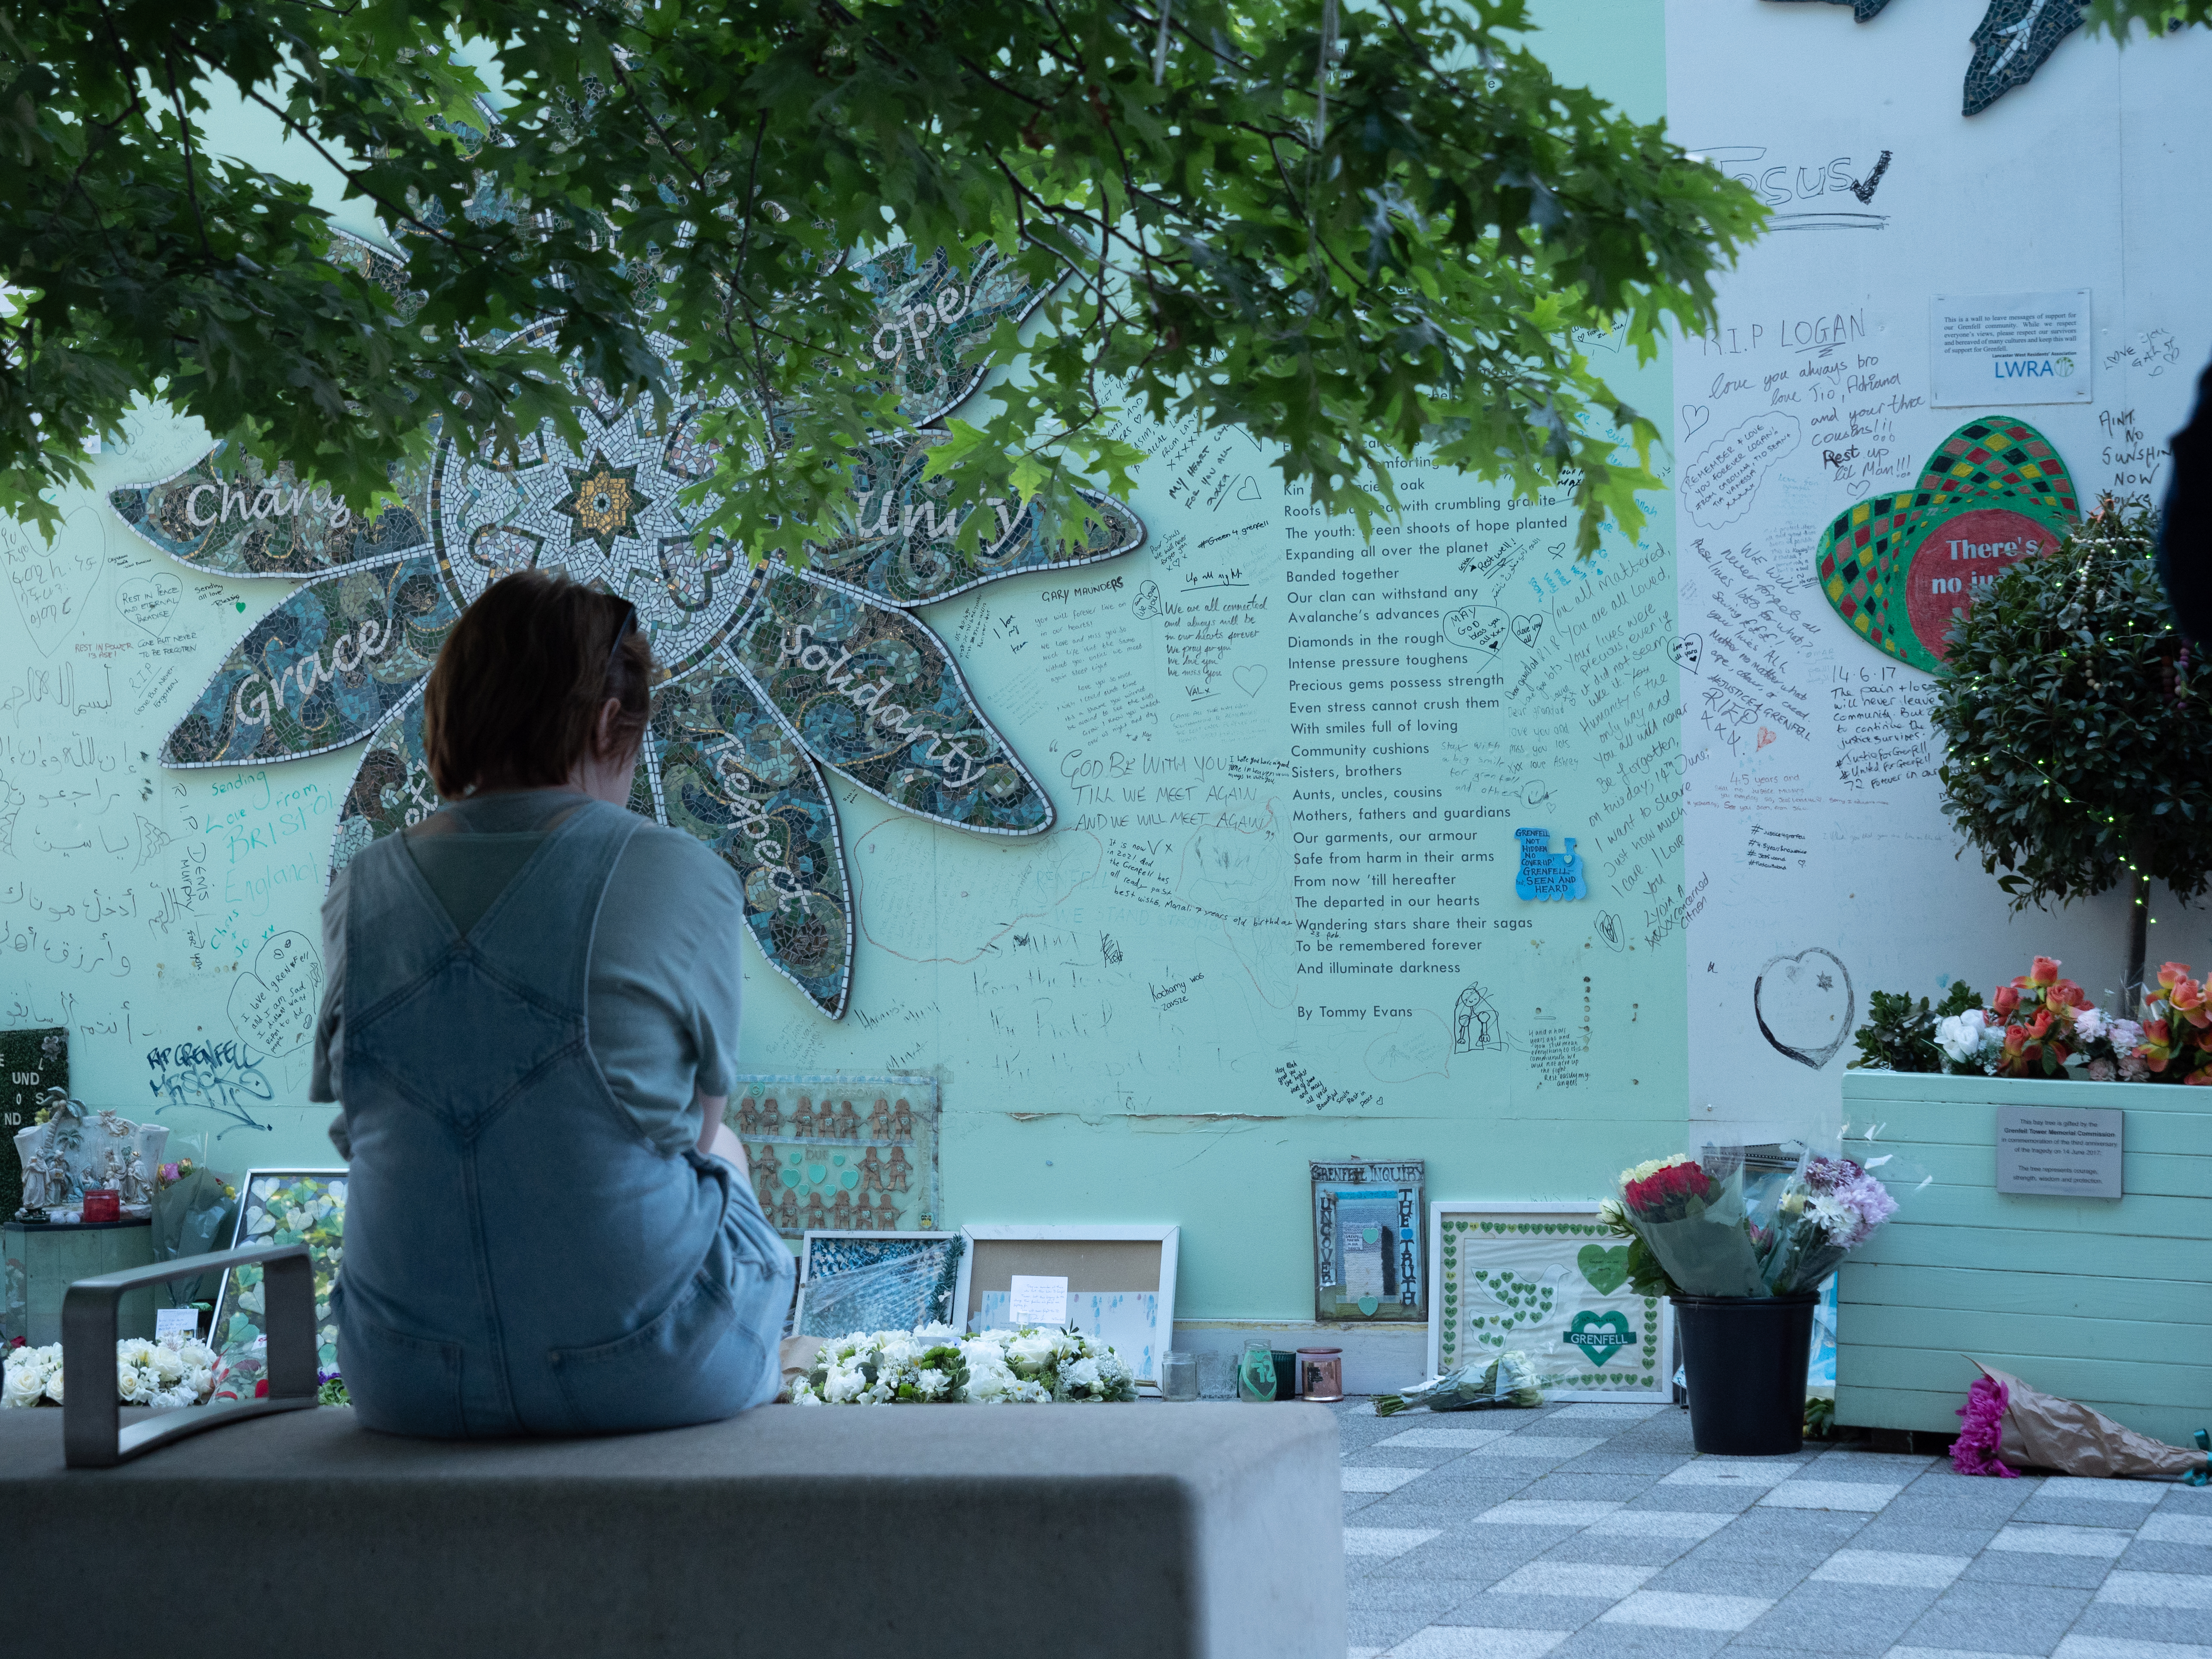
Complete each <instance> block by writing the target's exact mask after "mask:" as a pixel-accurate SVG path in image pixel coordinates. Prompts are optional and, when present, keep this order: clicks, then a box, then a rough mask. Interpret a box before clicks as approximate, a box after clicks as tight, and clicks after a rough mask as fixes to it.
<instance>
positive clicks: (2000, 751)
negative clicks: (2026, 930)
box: [1935, 497, 2212, 910]
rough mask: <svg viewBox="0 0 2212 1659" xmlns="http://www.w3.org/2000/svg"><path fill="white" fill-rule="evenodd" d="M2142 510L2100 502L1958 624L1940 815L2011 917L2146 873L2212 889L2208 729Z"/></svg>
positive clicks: (1946, 702)
mask: <svg viewBox="0 0 2212 1659" xmlns="http://www.w3.org/2000/svg"><path fill="white" fill-rule="evenodd" d="M2153 534H2154V523H2153V520H2152V517H2151V513H2150V508H2149V506H2148V503H2147V502H2142V501H2130V502H2118V501H2112V499H2111V498H2109V497H2107V498H2106V501H2105V503H2104V505H2103V506H2102V507H2100V509H2099V511H2098V512H2097V513H2095V514H2093V516H2092V517H2091V518H2089V519H2088V520H2087V521H2086V522H2084V523H2083V524H2082V525H2081V527H2080V528H2079V530H2077V531H2076V532H2075V533H2074V534H2073V535H2072V536H2070V537H2069V538H2067V540H2066V542H2065V544H2063V545H2062V546H2061V547H2059V548H2058V549H2057V550H2056V551H2055V552H2053V553H2051V554H2050V555H2049V556H2046V557H2043V558H2031V559H2023V560H2021V562H2019V563H2017V564H2015V565H2013V566H2011V567H2009V568H2007V569H2006V570H2004V571H2003V572H2002V573H2001V574H1999V575H1998V576H1997V577H1996V580H1994V581H1993V582H1991V583H1990V586H1988V587H1986V588H1985V589H1984V590H1983V592H1982V593H1981V594H1980V596H1979V597H1978V598H1977V599H1975V601H1974V605H1973V609H1972V611H1969V612H1968V613H1967V614H1966V617H1964V618H1963V619H1962V620H1961V621H1960V623H1958V625H1957V626H1956V627H1955V628H1954V630H1953V632H1952V635H1951V645H1950V654H1949V656H1948V659H1946V662H1945V665H1944V669H1943V672H1942V676H1941V677H1940V679H1939V681H1938V692H1937V696H1936V715H1935V718H1936V725H1937V726H1938V727H1939V728H1940V729H1941V730H1942V732H1943V735H1944V737H1945V738H1946V739H1947V740H1948V758H1947V759H1946V761H1945V762H1944V764H1943V767H1942V773H1941V776H1942V781H1943V791H1944V802H1943V807H1944V811H1947V812H1948V813H1949V814H1950V816H1951V817H1952V819H1953V821H1954V823H1957V825H1958V826H1959V828H1960V830H1961V831H1962V832H1964V834H1965V835H1966V838H1967V840H1968V841H1969V842H1971V843H1972V845H1973V846H1974V848H1977V849H1978V851H1979V852H1980V853H1981V854H1982V868H1983V869H1984V870H1986V871H1989V872H1991V873H1993V874H1994V873H1995V872H1996V870H1997V869H1998V867H1999V866H2002V867H2003V869H2004V872H2005V873H2004V874H2003V875H2002V876H2001V877H1999V878H1998V883H1997V884H1998V885H1999V886H2000V887H2002V888H2003V889H2004V890H2005V891H2006V892H2007V893H2008V894H2010V895H2011V896H2012V901H2013V908H2015V910H2019V909H2024V908H2027V906H2028V905H2031V904H2034V905H2045V904H2046V903H2047V902H2049V901H2051V900H2054V899H2055V900H2057V901H2058V902H2061V903H2064V902H2069V901H2070V900H2073V899H2076V898H2083V897H2087V896H2091V895H2093V894H2097V893H2102V892H2105V891H2106V890H2108V889H2110V888H2112V886H2114V885H2115V884H2118V883H2119V882H2120V881H2122V880H2123V879H2124V878H2126V879H2132V878H2135V877H2136V876H2138V875H2140V876H2143V877H2148V878H2155V879H2157V880H2160V881H2162V882H2164V883H2166V884H2167V885H2168V886H2169V887H2171V888H2172V890H2173V892H2174V895H2175V896H2176V897H2178V898H2180V899H2183V900H2188V899H2191V898H2194V897H2196V896H2197V895H2198V894H2200V893H2202V892H2203V890H2205V887H2206V885H2207V883H2208V881H2212V722H2208V720H2206V718H2205V693H2204V690H2203V689H2202V688H2200V687H2199V686H2198V685H2197V679H2198V678H2201V674H2200V672H2199V671H2197V670H2194V669H2192V668H2191V667H2190V666H2188V665H2187V655H2186V652H2185V647H2184V644H2183V641H2182V639H2181V636H2180V635H2179V633H2178V632H2177V631H2176V629H2175V628H2174V623H2173V611H2172V606H2171V605H2168V604H2167V602H2166V593H2165V591H2164V589H2163V588H2162V587H2161V586H2160V584H2159V580H2158V573H2157V570H2156V568H2154V564H2153V562H2152V537H2153Z"/></svg>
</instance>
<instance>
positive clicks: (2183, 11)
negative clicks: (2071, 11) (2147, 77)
mask: <svg viewBox="0 0 2212 1659" xmlns="http://www.w3.org/2000/svg"><path fill="white" fill-rule="evenodd" d="M2085 15H2086V20H2087V23H2088V25H2089V27H2090V28H2091V29H2092V30H2093V31H2095V32H2097V33H2104V34H2112V35H2116V36H2118V38H2119V39H2120V40H2126V39H2127V38H2128V35H2129V33H2130V31H2131V30H2132V29H2133V28H2134V27H2135V26H2136V24H2137V23H2141V24H2142V26H2143V28H2144V30H2145V31H2146V32H2147V33H2150V34H2154V35H2158V34H2165V33H2168V32H2169V31H2171V30H2173V29H2179V28H2186V27H2189V26H2190V25H2191V24H2192V23H2194V24H2197V25H2199V26H2201V27H2212V0H2090V3H2089V9H2088V11H2087V14H2085Z"/></svg>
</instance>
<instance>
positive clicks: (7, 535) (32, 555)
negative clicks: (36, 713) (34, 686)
mask: <svg viewBox="0 0 2212 1659" xmlns="http://www.w3.org/2000/svg"><path fill="white" fill-rule="evenodd" d="M106 563H107V526H106V522H105V521H104V520H102V519H101V518H100V514H99V513H97V512H95V511H94V509H93V508H91V507H78V508H77V509H76V511H75V512H73V513H66V514H64V517H63V519H62V526H61V529H60V530H59V531H58V532H56V534H55V536H54V539H53V541H52V543H51V544H48V543H46V542H43V541H41V540H40V539H38V538H36V537H34V536H33V535H31V534H30V533H28V532H25V531H23V530H21V529H19V528H17V527H16V526H14V525H12V524H11V525H7V526H0V577H4V579H5V580H6V581H7V584H8V592H9V594H10V595H11V596H12V597H13V598H14V599H15V610H16V613H17V614H18V615H19V616H21V617H22V619H23V627H24V629H25V631H27V633H28V634H29V635H30V636H31V646H32V648H33V650H35V651H37V653H39V654H40V656H42V657H51V656H52V655H53V654H54V653H55V652H57V651H58V650H59V649H61V647H63V646H64V644H66V643H67V642H68V641H69V637H70V635H72V634H74V633H76V630H77V624H78V623H82V621H83V620H84V608H85V602H86V601H87V600H88V599H90V598H91V597H92V587H93V584H94V582H96V581H98V580H100V571H101V569H102V568H104V567H105V566H106Z"/></svg>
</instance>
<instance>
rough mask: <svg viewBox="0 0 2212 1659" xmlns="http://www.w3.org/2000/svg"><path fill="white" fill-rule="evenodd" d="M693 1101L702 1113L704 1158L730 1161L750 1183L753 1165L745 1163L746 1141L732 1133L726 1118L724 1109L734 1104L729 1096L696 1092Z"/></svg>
mask: <svg viewBox="0 0 2212 1659" xmlns="http://www.w3.org/2000/svg"><path fill="white" fill-rule="evenodd" d="M691 1103H692V1104H693V1105H695V1106H696V1107H698V1108H699V1109H700V1110H701V1112H702V1117H701V1120H700V1123H699V1153H700V1156H701V1157H702V1158H720V1159H721V1160H722V1161H723V1162H724V1163H726V1164H735V1165H736V1166H737V1170H738V1174H739V1175H741V1176H744V1178H745V1180H746V1181H747V1182H750V1181H751V1180H752V1178H753V1172H752V1166H751V1165H750V1164H748V1163H746V1162H745V1143H744V1141H742V1140H739V1139H738V1138H737V1136H735V1135H734V1134H732V1133H730V1126H729V1125H728V1124H726V1123H725V1122H723V1121H722V1109H723V1108H724V1107H725V1106H727V1105H728V1104H729V1103H730V1097H729V1096H727V1095H694V1096H693V1097H692V1099H691Z"/></svg>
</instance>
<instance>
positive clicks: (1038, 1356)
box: [1006, 1331, 1060, 1375]
mask: <svg viewBox="0 0 2212 1659" xmlns="http://www.w3.org/2000/svg"><path fill="white" fill-rule="evenodd" d="M1006 1358H1007V1359H1008V1360H1009V1361H1011V1362H1012V1364H1013V1367H1014V1369H1015V1370H1018V1371H1020V1372H1023V1373H1024V1374H1025V1375H1026V1374H1029V1373H1031V1372H1036V1371H1040V1370H1049V1369H1050V1368H1051V1367H1052V1366H1054V1364H1058V1363H1059V1360H1060V1334H1059V1333H1058V1332H1056V1331H1031V1332H1030V1333H1029V1334H1027V1335H1024V1336H1018V1337H1016V1338H1015V1339H1014V1340H1012V1341H1011V1342H1009V1343H1008V1344H1006Z"/></svg>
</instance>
